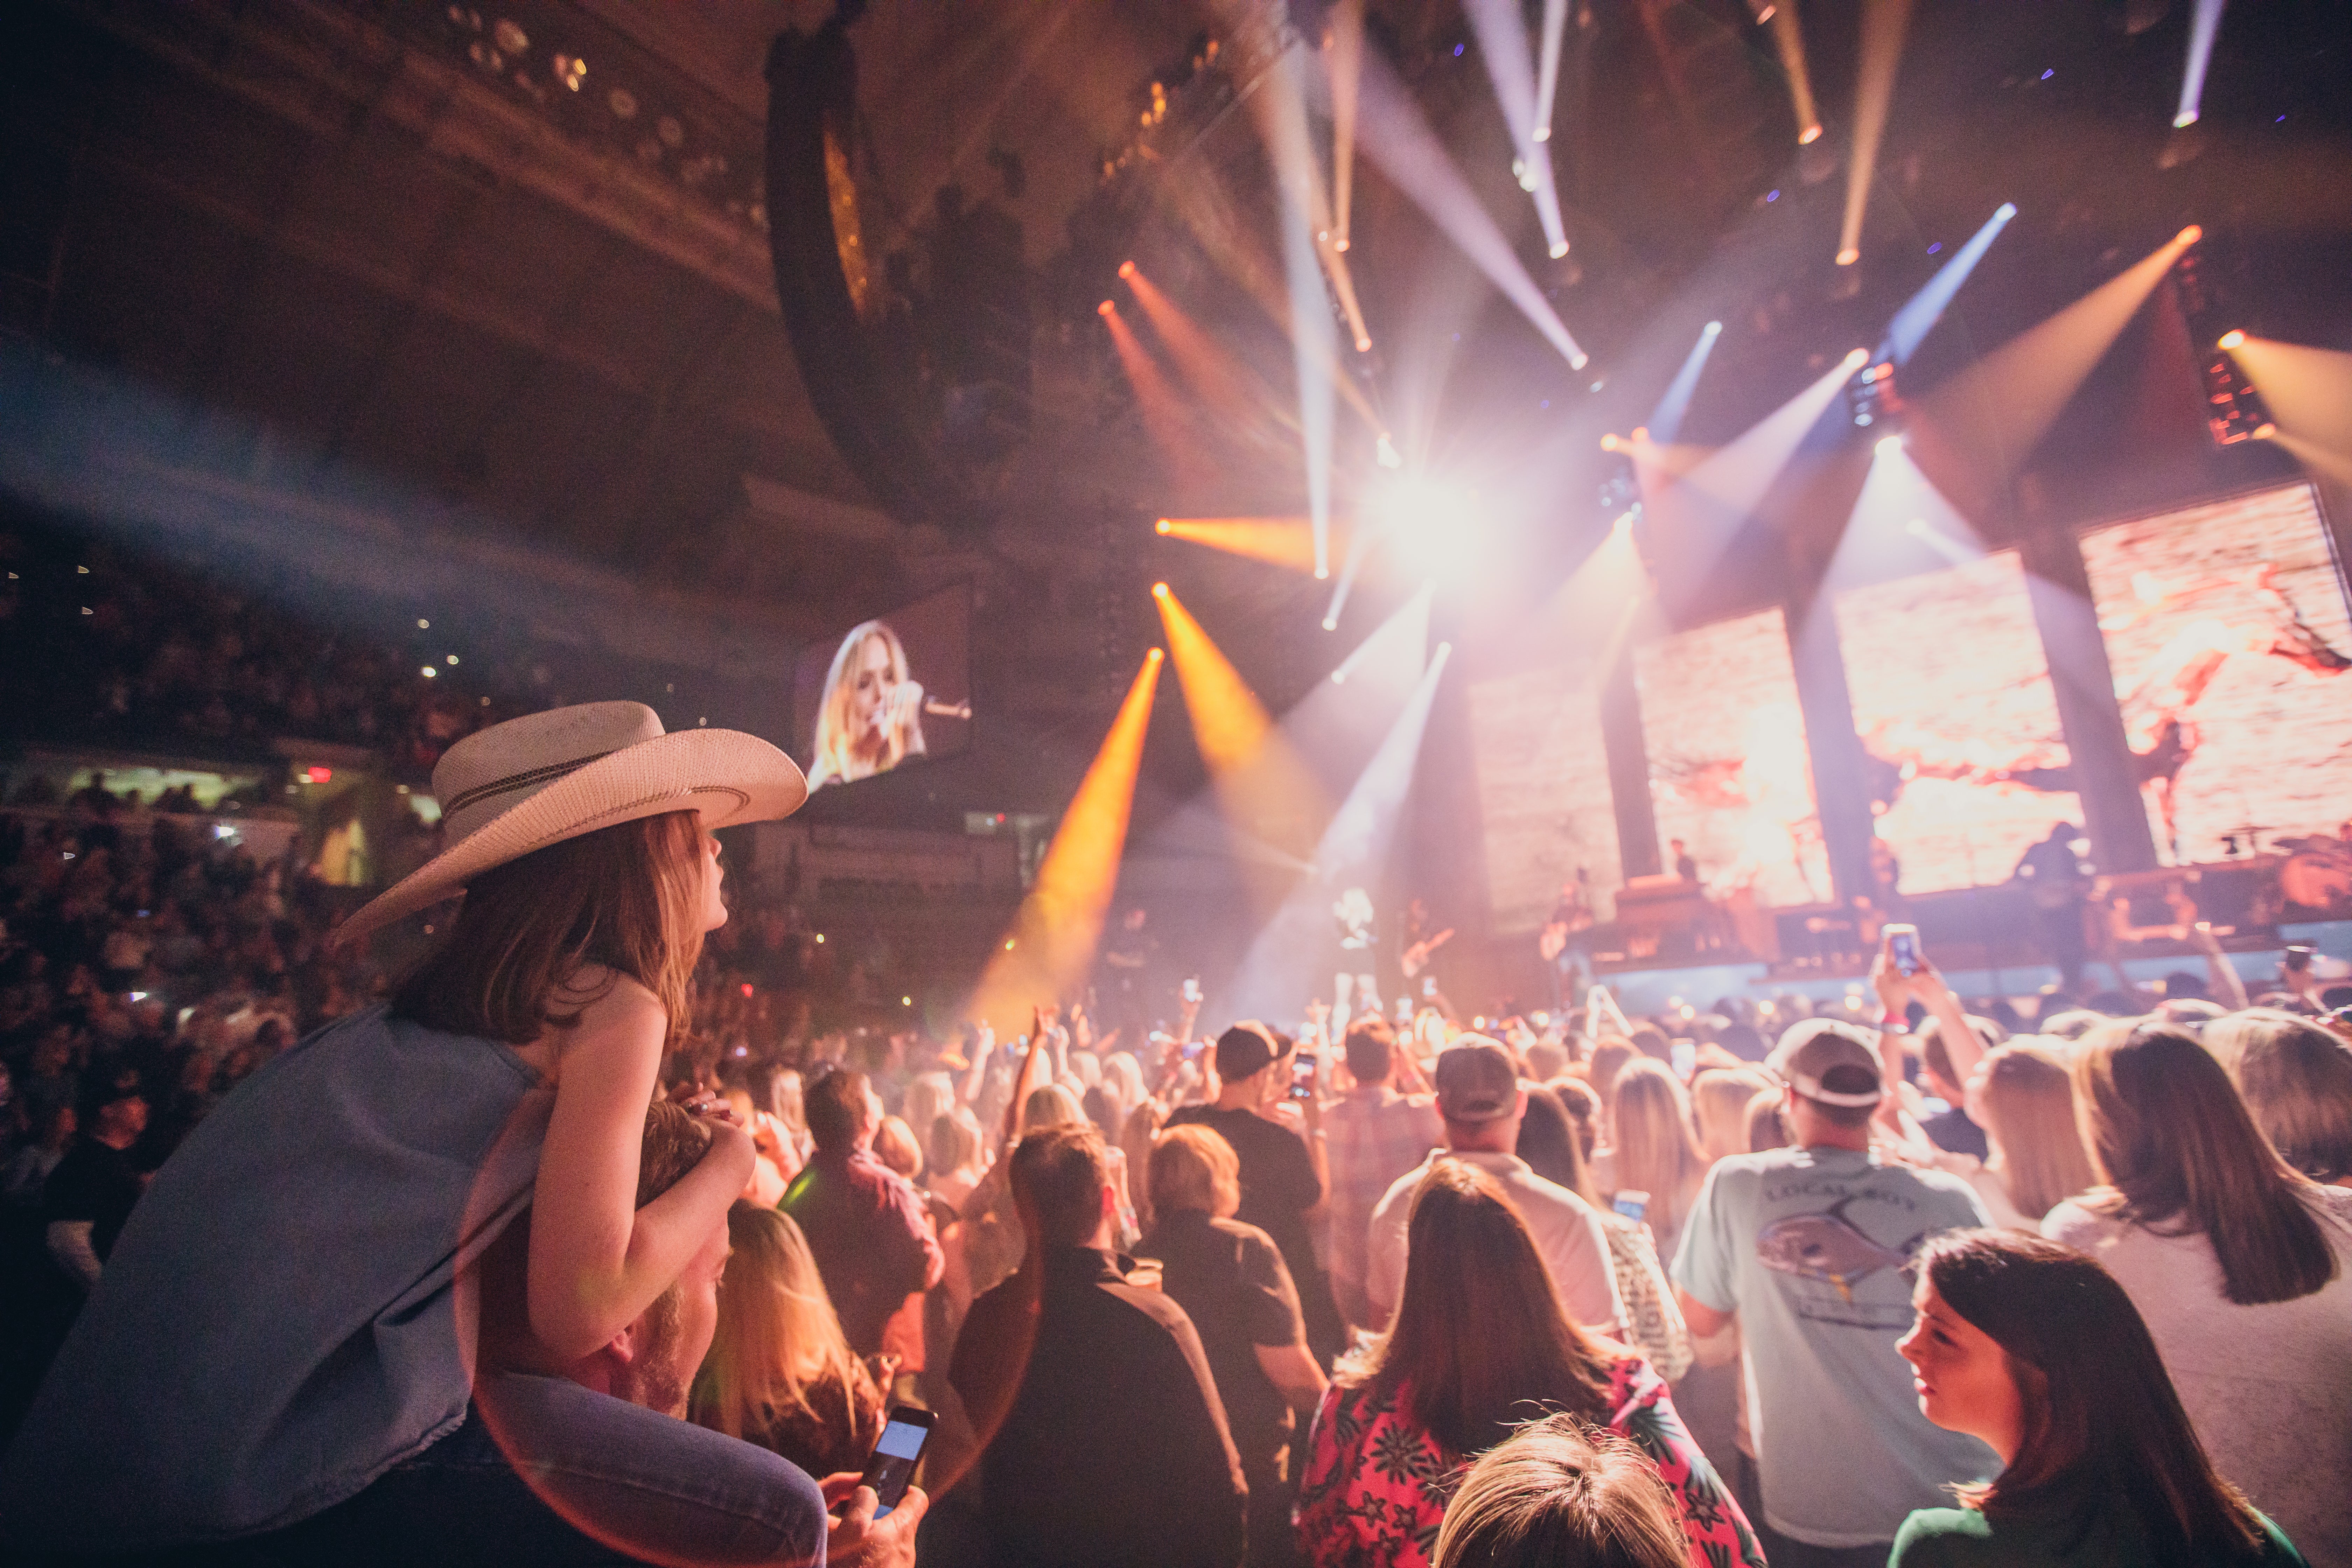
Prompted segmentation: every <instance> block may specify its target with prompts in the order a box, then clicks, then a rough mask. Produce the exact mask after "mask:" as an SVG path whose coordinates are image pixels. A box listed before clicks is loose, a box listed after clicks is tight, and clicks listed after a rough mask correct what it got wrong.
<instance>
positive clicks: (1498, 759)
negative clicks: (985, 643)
mask: <svg viewBox="0 0 2352 1568" xmlns="http://www.w3.org/2000/svg"><path fill="white" fill-rule="evenodd" d="M1470 734H1471V746H1472V752H1473V755H1474V756H1475V761H1476V765H1477V770H1478V806H1479V812H1480V814H1481V816H1483V817H1484V818H1485V824H1486V885H1487V889H1488V892H1489V894H1490V895H1491V897H1492V900H1493V903H1494V918H1495V930H1496V931H1497V932H1499V933H1503V934H1517V933H1520V932H1525V931H1535V930H1537V929H1538V927H1540V926H1541V925H1542V924H1543V923H1544V921H1545V919H1546V918H1547V917H1548V916H1549V915H1550V913H1551V910H1552V906H1553V905H1554V904H1555V903H1556V902H1557V901H1558V900H1559V895H1560V889H1561V886H1562V884H1564V883H1566V882H1567V881H1569V880H1570V879H1572V878H1573V877H1574V876H1575V875H1576V873H1577V869H1578V868H1580V867H1581V868H1584V869H1585V870H1586V871H1587V872H1588V873H1589V875H1590V877H1591V888H1592V902H1593V903H1594V905H1595V906H1596V908H1595V913H1596V914H1597V915H1599V917H1600V918H1601V919H1603V920H1606V919H1608V918H1610V916H1609V911H1610V910H1611V908H1612V902H1613V895H1614V893H1615V892H1616V889H1617V888H1618V885H1619V884H1620V883H1622V881H1623V880H1624V878H1623V875H1622V872H1621V870H1620V868H1619V861H1618V856H1617V819H1616V817H1615V816H1614V815H1613V813H1612V807H1611V805H1610V798H1611V797H1610V793H1609V759H1608V755H1607V753H1606V752H1605V751H1604V750H1603V749H1602V746H1601V688H1600V680H1599V672H1598V670H1597V669H1596V668H1595V667H1594V666H1592V665H1591V663H1590V662H1589V661H1587V662H1582V663H1579V664H1571V665H1570V666H1567V667H1565V668H1563V667H1560V666H1548V667H1544V668H1536V669H1529V670H1524V671H1521V672H1519V673H1517V674H1515V675H1507V676H1499V677H1496V678H1495V679H1488V680H1485V681H1481V682H1478V683H1477V684H1475V685H1474V686H1472V687H1471V688H1470Z"/></svg>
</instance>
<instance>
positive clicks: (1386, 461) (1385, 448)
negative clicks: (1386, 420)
mask: <svg viewBox="0 0 2352 1568" xmlns="http://www.w3.org/2000/svg"><path fill="white" fill-rule="evenodd" d="M1372 450H1373V453H1374V458H1375V460H1376V461H1377V462H1379V464H1380V465H1381V468H1403V467H1404V458H1403V456H1402V454H1400V453H1399V452H1398V451H1397V449H1396V443H1395V442H1394V441H1391V440H1390V439H1389V433H1388V432H1387V431H1385V430H1383V431H1381V438H1380V440H1379V441H1378V442H1377V443H1376V444H1375V445H1374V446H1373V448H1372Z"/></svg>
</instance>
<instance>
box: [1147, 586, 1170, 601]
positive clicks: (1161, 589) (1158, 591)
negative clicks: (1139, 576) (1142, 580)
mask: <svg viewBox="0 0 2352 1568" xmlns="http://www.w3.org/2000/svg"><path fill="white" fill-rule="evenodd" d="M1151 596H1152V597H1153V598H1155V599H1164V598H1166V597H1167V596H1168V584H1165V583H1154V584H1151Z"/></svg>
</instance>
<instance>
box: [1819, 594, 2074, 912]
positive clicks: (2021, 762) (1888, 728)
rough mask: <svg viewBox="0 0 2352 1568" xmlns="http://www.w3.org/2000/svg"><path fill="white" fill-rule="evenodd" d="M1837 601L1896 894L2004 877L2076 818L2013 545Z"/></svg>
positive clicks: (1856, 722)
mask: <svg viewBox="0 0 2352 1568" xmlns="http://www.w3.org/2000/svg"><path fill="white" fill-rule="evenodd" d="M1835 608H1836V615H1837V628H1838V648H1839V651H1840V654H1841V656H1842V657H1843V659H1844V662H1845V679H1846V689H1847V690H1848V691H1849V693H1850V694H1851V695H1852V698H1853V727H1854V730H1855V731H1856V732H1857V733H1858V734H1859V735H1860V736H1861V737H1862V743H1863V747H1864V750H1865V751H1866V752H1869V754H1870V767H1871V778H1870V787H1871V797H1872V802H1873V806H1872V809H1873V810H1874V811H1876V812H1877V813H1878V836H1879V837H1881V838H1883V839H1885V841H1886V843H1887V845H1888V847H1890V848H1892V849H1893V850H1894V852H1895V858H1896V859H1897V860H1898V861H1899V862H1900V864H1901V868H1902V875H1901V880H1900V882H1899V883H1898V886H1899V887H1900V888H1901V889H1902V890H1903V891H1904V892H1906V893H1933V892H1940V891H1943V890H1946V889H1954V888H1971V887H1979V886H1982V885H1984V884H1987V883H1992V882H2000V881H2003V880H2006V879H2008V877H2009V875H2010V873H2011V871H2012V870H2013V869H2014V868H2016V866H2017V863H2018V860H2019V858H2021V857H2022V856H2023V855H2024V853H2025V851H2026V849H2027V848H2028V847H2031V846H2032V844H2033V843H2034V842H2035V841H2036V840H2038V839H2041V838H2043V837H2048V835H2049V832H2050V829H2051V828H2052V826H2054V825H2055V824H2057V823H2058V822H2060V821H2067V822H2072V823H2074V824H2075V825H2076V826H2081V825H2082V821H2083V814H2082V806H2081V804H2080V802H2079V801H2078V800H2077V799H2076V798H2075V795H2074V790H2073V788H2072V787H2071V784H2072V781H2071V779H2070V778H2069V777H2068V776H2067V773H2066V769H2067V767H2068V763H2069V760H2070V759H2069V757H2068V754H2067V751H2066V742H2065V738H2064V736H2063V733H2062V732H2061V731H2060V729H2059V723H2058V701H2057V698H2056V697H2055V695H2054V694H2053V692H2052V690H2051V687H2050V667H2049V665H2048V663H2047V662H2046V661H2045V659H2044V658H2043V657H2042V637H2041V634H2040V632H2039V630H2038V629H2037V628H2036V627H2035V625H2034V621H2033V610H2032V605H2031V603H2030V602H2029V601H2028V599H2027V596H2026V588H2025V571H2024V568H2023V567H2022V566H2021V564H2020V563H2019V561H2018V558H2017V554H2016V552H2014V551H2002V552H2000V553H1998V554H1994V555H1989V556H1987V557H1985V558H1984V559H1983V560H1981V561H1972V562H1969V563H1967V564H1965V565H1960V566H1948V567H1945V568H1943V569H1942V570H1940V571H1935V572H1928V573H1924V574H1920V575H1917V576H1914V577H1905V578H1902V579H1899V580H1897V581H1895V582H1892V583H1882V584H1874V585H1872V586H1869V587H1863V588H1851V589H1848V590H1846V591H1845V592H1843V593H1841V594H1839V595H1837V597H1836V602H1835Z"/></svg>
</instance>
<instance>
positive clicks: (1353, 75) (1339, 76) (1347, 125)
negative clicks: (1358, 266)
mask: <svg viewBox="0 0 2352 1568" xmlns="http://www.w3.org/2000/svg"><path fill="white" fill-rule="evenodd" d="M1330 56H1331V247H1332V248H1333V249H1335V250H1339V251H1345V250H1346V249H1347V248H1348V216H1349V207H1350V205H1351V204H1352V203H1353V201H1354V198H1355V191H1356V82H1357V78H1358V77H1359V76H1360V73H1361V72H1362V70H1363V64H1364V0H1339V5H1335V6H1333V7H1332V10H1331V47H1330Z"/></svg>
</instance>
